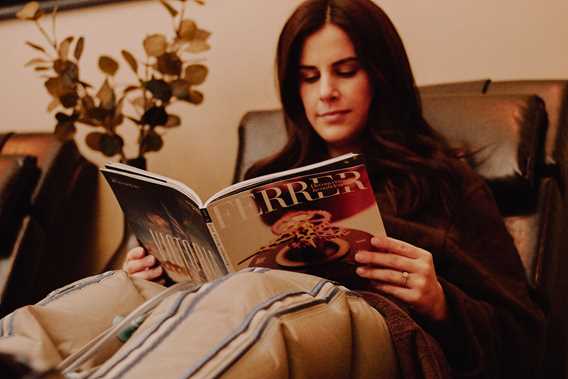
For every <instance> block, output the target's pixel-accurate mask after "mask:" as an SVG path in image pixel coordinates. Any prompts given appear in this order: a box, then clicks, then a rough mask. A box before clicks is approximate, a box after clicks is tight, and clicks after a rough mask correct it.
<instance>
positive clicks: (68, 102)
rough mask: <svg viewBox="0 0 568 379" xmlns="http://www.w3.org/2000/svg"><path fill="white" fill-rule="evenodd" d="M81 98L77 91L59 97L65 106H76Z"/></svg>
mask: <svg viewBox="0 0 568 379" xmlns="http://www.w3.org/2000/svg"><path fill="white" fill-rule="evenodd" d="M78 100H79V95H78V94H77V92H71V93H67V94H65V95H63V96H61V97H60V98H59V101H60V102H61V105H63V107H65V108H74V107H75V105H77V101H78Z"/></svg>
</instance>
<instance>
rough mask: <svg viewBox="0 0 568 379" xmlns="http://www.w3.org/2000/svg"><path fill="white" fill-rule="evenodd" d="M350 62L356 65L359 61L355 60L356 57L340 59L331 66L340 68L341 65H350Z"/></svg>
mask: <svg viewBox="0 0 568 379" xmlns="http://www.w3.org/2000/svg"><path fill="white" fill-rule="evenodd" d="M351 62H355V63H357V62H359V59H357V57H347V58H343V59H340V60H338V61H336V62H333V64H332V66H333V67H337V66H341V65H342V64H345V63H351Z"/></svg>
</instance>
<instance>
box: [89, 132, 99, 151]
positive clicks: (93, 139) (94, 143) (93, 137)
mask: <svg viewBox="0 0 568 379" xmlns="http://www.w3.org/2000/svg"><path fill="white" fill-rule="evenodd" d="M103 135H104V133H101V132H91V133H89V134H87V136H86V137H85V143H86V144H87V146H89V147H90V148H91V149H93V150H95V151H101V139H102V136H103Z"/></svg>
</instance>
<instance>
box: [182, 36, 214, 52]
mask: <svg viewBox="0 0 568 379" xmlns="http://www.w3.org/2000/svg"><path fill="white" fill-rule="evenodd" d="M209 49H211V46H209V44H208V43H207V41H203V40H200V39H196V40H193V41H190V42H189V44H188V45H187V47H186V48H185V51H187V52H190V53H194V54H198V53H202V52H204V51H207V50H209Z"/></svg>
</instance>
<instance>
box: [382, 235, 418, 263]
mask: <svg viewBox="0 0 568 379" xmlns="http://www.w3.org/2000/svg"><path fill="white" fill-rule="evenodd" d="M371 245H373V246H374V247H375V248H376V249H378V250H379V251H384V252H388V253H393V254H397V255H402V256H405V257H408V258H414V259H416V258H419V257H420V256H422V255H423V253H424V250H423V249H421V248H419V247H416V246H414V245H412V244H410V243H408V242H404V241H401V240H398V239H396V238H391V237H386V236H384V237H373V238H371Z"/></svg>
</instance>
